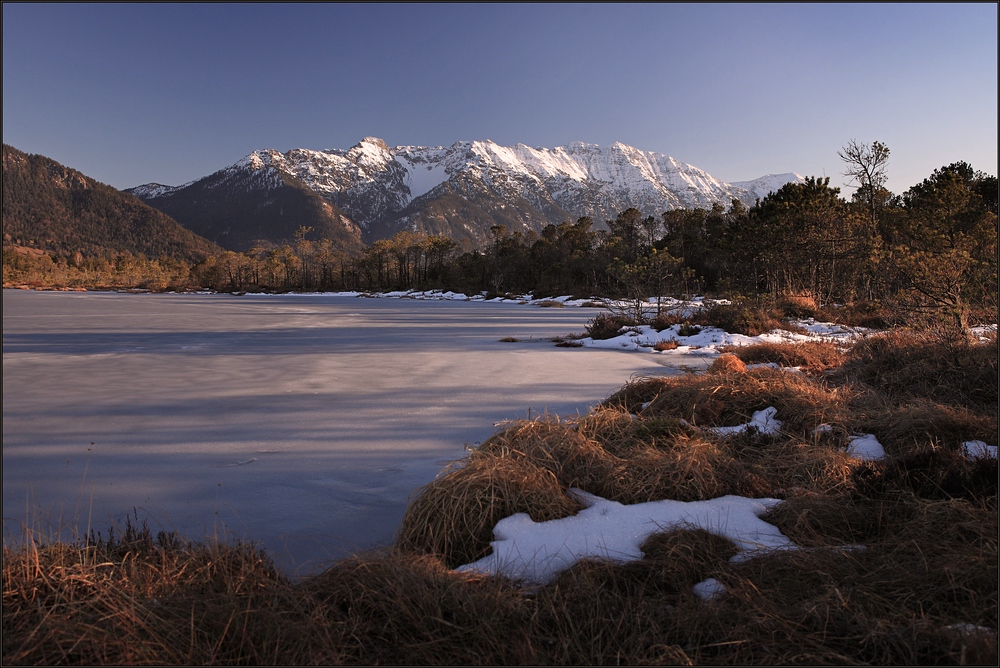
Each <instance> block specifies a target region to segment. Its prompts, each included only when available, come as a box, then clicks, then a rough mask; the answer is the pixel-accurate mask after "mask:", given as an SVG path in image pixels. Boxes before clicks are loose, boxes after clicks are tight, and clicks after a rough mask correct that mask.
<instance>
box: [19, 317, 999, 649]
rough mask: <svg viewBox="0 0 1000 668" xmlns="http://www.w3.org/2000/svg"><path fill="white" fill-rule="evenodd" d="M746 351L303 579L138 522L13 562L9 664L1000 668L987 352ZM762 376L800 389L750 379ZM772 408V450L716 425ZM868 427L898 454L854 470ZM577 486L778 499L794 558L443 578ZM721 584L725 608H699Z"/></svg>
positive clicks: (609, 410) (491, 463) (508, 450)
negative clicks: (972, 454) (981, 448)
mask: <svg viewBox="0 0 1000 668" xmlns="http://www.w3.org/2000/svg"><path fill="white" fill-rule="evenodd" d="M732 353H733V354H730V355H724V356H722V357H720V358H719V360H718V361H717V362H716V364H715V365H714V366H713V368H712V370H711V371H710V372H708V373H706V374H701V375H685V376H680V377H671V378H660V379H640V380H637V381H634V382H632V383H630V384H628V385H627V386H625V387H624V388H622V389H621V390H620V391H618V392H617V393H615V394H614V395H612V396H611V397H610V398H609V399H607V400H606V401H605V402H604V403H603V404H601V405H600V406H598V407H595V408H594V409H593V410H592V411H591V412H590V413H589V414H588V415H586V416H583V417H580V418H577V419H574V420H572V421H561V420H559V419H557V418H541V419H537V420H530V421H519V422H515V423H511V424H509V425H507V426H505V427H504V428H502V429H501V431H499V432H498V433H497V434H495V435H494V436H493V437H492V438H490V439H489V440H487V441H486V442H484V443H483V444H482V445H481V446H479V447H478V448H477V449H476V450H475V451H474V452H472V453H471V454H470V456H469V457H468V458H467V459H466V460H464V461H463V462H461V463H458V464H455V465H454V466H453V467H451V468H450V469H448V470H447V471H445V472H444V473H443V474H442V475H441V476H439V477H438V478H437V479H436V480H435V481H433V482H432V483H430V484H429V485H427V486H426V487H425V488H424V489H423V490H421V492H420V493H419V495H418V496H417V497H416V498H415V499H414V501H413V502H412V504H411V506H410V508H409V509H408V511H407V513H406V516H405V517H404V520H403V522H402V525H401V527H400V530H399V533H398V536H397V539H396V543H395V545H394V547H393V548H392V549H391V550H388V551H385V552H383V553H377V554H367V555H361V556H357V557H354V558H351V559H348V560H345V561H342V562H340V563H338V564H336V565H335V566H333V567H332V568H330V569H328V570H327V571H325V572H323V573H320V574H318V575H314V576H311V577H309V578H306V579H304V580H302V581H299V582H291V581H289V580H288V579H286V578H285V577H284V576H282V575H281V574H280V573H279V572H278V571H277V570H276V569H275V568H274V567H273V565H272V564H271V562H270V560H269V558H268V557H267V555H265V554H263V553H261V552H260V551H258V550H256V549H255V548H254V547H253V546H251V545H246V544H236V545H229V544H213V545H205V544H197V543H188V542H185V541H183V540H181V539H179V538H178V537H176V536H172V535H166V534H160V535H158V536H153V535H152V534H151V533H150V532H149V531H148V529H146V528H145V527H143V526H140V527H136V526H132V525H129V526H127V527H126V529H125V531H124V532H123V533H122V534H120V535H112V536H111V537H109V538H106V539H101V540H90V541H87V542H84V543H82V544H78V545H70V544H66V543H54V544H53V543H42V542H36V541H33V540H32V537H31V536H27V537H26V540H25V541H24V542H21V543H17V544H14V545H5V546H4V550H3V641H2V642H3V663H4V664H5V665H7V664H139V663H156V664H162V663H168V664H207V663H220V664H221V663H226V664H231V663H242V664H309V663H313V664H315V663H321V664H340V663H350V664H500V663H519V664H654V663H655V664H691V663H696V664H697V663H700V664H789V663H792V664H830V663H834V664H845V663H862V664H865V663H867V664H939V663H943V664H977V663H982V664H994V665H995V664H996V662H997V604H998V566H997V563H998V561H997V560H998V554H997V535H998V526H997V475H998V472H997V462H996V460H970V459H968V458H966V457H964V456H963V455H962V453H961V443H962V442H963V441H968V440H973V439H979V440H984V441H986V442H988V443H990V444H996V443H997V342H996V338H995V337H994V338H993V340H991V341H990V342H987V343H976V344H971V343H952V342H947V341H945V340H943V339H937V340H935V339H933V338H930V337H927V336H918V335H913V334H903V333H890V334H884V335H879V336H874V337H871V338H869V339H866V340H864V341H862V342H860V343H858V344H857V345H855V346H854V347H853V349H851V350H849V351H843V350H838V349H837V348H835V347H834V346H833V345H832V344H804V345H800V346H791V345H761V346H753V347H749V348H742V349H736V350H733V351H732ZM766 361H775V362H779V363H781V364H783V365H795V366H801V367H802V368H803V369H804V370H805V372H804V373H791V372H788V371H782V370H780V369H769V368H763V369H753V370H750V371H748V370H746V368H745V364H747V363H755V362H766ZM767 406H774V407H776V408H777V409H778V418H779V419H781V420H783V422H784V425H783V429H782V433H781V434H780V435H779V436H776V437H766V436H761V435H758V434H754V433H749V434H743V435H739V436H736V437H732V438H729V439H728V440H723V439H719V438H717V437H714V436H712V435H710V434H709V433H707V432H705V431H702V430H701V429H700V427H704V426H713V425H716V426H722V425H733V424H739V423H742V422H744V421H746V420H747V419H748V418H749V416H750V415H751V414H752V412H753V411H756V410H760V409H763V408H765V407H767ZM820 424H828V425H830V427H831V429H830V430H828V431H822V432H819V433H817V432H816V431H815V428H816V427H817V426H818V425H820ZM859 433H862V434H863V433H873V434H875V435H876V436H877V437H878V439H879V440H880V441H881V443H882V444H883V445H884V446H885V449H886V451H887V453H888V455H889V456H890V457H889V459H887V460H885V461H883V462H874V463H873V462H867V463H863V462H859V461H858V460H854V459H851V458H850V457H848V455H847V454H845V452H844V447H845V445H846V444H847V441H848V437H849V436H850V435H851V434H859ZM569 487H579V488H582V489H585V490H587V491H589V492H592V493H594V494H597V495H599V496H602V497H605V498H608V499H612V500H616V501H620V502H622V503H638V502H644V501H651V500H658V499H665V498H669V499H677V500H684V501H690V500H699V499H710V498H714V497H717V496H721V495H725V494H738V495H743V496H751V497H761V496H771V497H779V498H783V499H785V502H784V503H782V504H780V505H778V506H776V507H775V508H773V509H772V510H771V511H770V512H769V513H768V514H767V515H766V516H765V517H764V519H765V520H766V521H768V522H771V523H772V524H775V525H777V526H778V527H779V528H780V529H781V530H782V532H784V533H785V535H787V536H788V537H789V538H790V539H791V540H793V541H794V542H795V543H796V544H798V545H799V546H800V547H801V548H802V549H799V550H795V551H789V552H783V553H780V554H771V555H766V556H760V557H757V558H754V559H751V560H749V561H746V562H744V563H730V562H729V557H731V556H732V555H733V554H735V548H734V547H733V546H732V545H731V544H730V543H729V542H728V541H727V540H725V539H722V538H719V537H716V536H714V535H712V534H709V533H707V532H704V531H701V530H681V531H672V532H670V533H662V534H654V535H653V536H651V537H650V538H649V539H648V540H647V542H646V543H645V545H644V546H643V551H644V552H645V555H646V556H645V558H643V559H642V560H640V561H637V562H633V563H631V564H627V565H623V566H613V565H609V564H606V563H603V562H599V561H588V562H583V563H580V564H578V565H576V566H575V567H573V568H571V569H569V570H567V571H564V572H563V573H562V574H561V575H560V576H559V577H558V579H556V580H555V581H554V582H553V583H551V584H549V585H546V586H542V587H530V588H522V587H518V586H517V585H516V584H515V583H512V582H509V581H507V580H505V579H503V578H496V577H484V576H473V575H462V574H457V573H455V572H453V571H452V570H451V569H452V568H454V567H455V566H458V565H460V564H463V563H467V562H470V561H473V560H475V559H477V558H479V557H481V556H483V555H484V554H487V553H488V551H489V549H490V548H489V542H490V540H491V538H492V536H491V532H492V528H493V526H494V524H495V523H496V522H497V521H498V520H500V519H501V518H503V517H506V516H508V515H510V514H513V513H516V512H527V513H529V514H530V515H531V516H532V518H533V519H535V520H536V521H541V520H547V519H555V518H559V517H565V516H568V515H571V514H573V513H575V512H576V511H577V510H579V506H578V505H577V504H576V502H575V501H573V500H572V499H571V498H570V497H568V496H567V495H566V493H565V492H566V490H567V489H568V488H569ZM708 577H714V578H716V579H718V580H719V581H720V582H721V583H722V584H723V585H724V586H725V588H726V590H727V594H726V595H725V596H723V597H721V598H719V599H716V600H713V601H711V602H704V601H701V600H700V599H699V598H698V597H697V596H695V594H694V593H693V591H692V586H693V585H694V584H695V583H697V582H699V581H701V580H704V579H706V578H708Z"/></svg>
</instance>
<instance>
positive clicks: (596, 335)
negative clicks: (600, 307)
mask: <svg viewBox="0 0 1000 668" xmlns="http://www.w3.org/2000/svg"><path fill="white" fill-rule="evenodd" d="M635 324H636V323H635V321H634V320H632V319H630V318H625V317H622V316H618V315H611V314H610V313H598V314H597V315H596V316H594V317H593V319H591V320H590V322H588V323H587V335H588V336H589V337H590V338H592V339H612V338H614V337H616V336H618V333H619V332H620V331H621V330H622V328H623V327H632V326H634V325H635Z"/></svg>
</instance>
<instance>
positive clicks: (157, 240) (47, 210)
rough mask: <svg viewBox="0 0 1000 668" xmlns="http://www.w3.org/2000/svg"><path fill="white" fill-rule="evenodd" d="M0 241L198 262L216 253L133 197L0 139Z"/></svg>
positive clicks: (76, 254) (70, 254)
mask: <svg viewBox="0 0 1000 668" xmlns="http://www.w3.org/2000/svg"><path fill="white" fill-rule="evenodd" d="M3 245H4V247H5V248H8V247H11V246H20V247H28V248H34V249H40V250H43V251H51V252H53V253H54V254H55V255H56V256H60V257H67V258H70V259H72V258H76V259H77V260H82V259H83V258H88V257H101V258H110V257H113V256H116V255H118V254H120V253H130V254H133V255H137V256H145V257H146V258H151V259H152V258H170V259H174V260H183V261H186V262H198V261H200V260H203V259H204V258H205V257H208V256H209V255H214V254H216V253H219V252H221V249H220V248H219V247H218V246H216V245H215V244H213V243H211V242H210V241H208V240H206V239H203V238H201V237H199V236H197V235H196V234H194V233H193V232H191V231H189V230H186V229H184V228H183V227H181V226H180V225H179V224H178V223H177V222H176V221H174V220H173V219H171V218H170V217H168V216H167V215H165V214H163V213H161V212H160V211H157V210H156V209H154V208H152V207H150V206H148V205H146V204H144V203H143V202H142V201H140V200H139V199H138V198H137V197H135V196H133V195H130V194H127V193H123V192H121V191H119V190H116V189H115V188H112V187H111V186H107V185H104V184H103V183H98V182H97V181H95V180H93V179H91V178H88V177H86V176H84V175H83V174H81V173H80V172H78V171H76V170H74V169H70V168H68V167H64V166H63V165H61V164H59V163H58V162H56V161H54V160H51V159H49V158H46V157H44V156H41V155H31V154H27V153H23V152H21V151H18V150H17V149H15V148H13V147H11V146H8V145H6V144H4V145H3Z"/></svg>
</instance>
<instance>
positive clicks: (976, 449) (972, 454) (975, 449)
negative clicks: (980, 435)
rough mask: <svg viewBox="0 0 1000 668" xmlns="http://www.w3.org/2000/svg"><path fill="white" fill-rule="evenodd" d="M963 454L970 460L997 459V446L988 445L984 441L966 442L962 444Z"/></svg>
mask: <svg viewBox="0 0 1000 668" xmlns="http://www.w3.org/2000/svg"><path fill="white" fill-rule="evenodd" d="M962 452H963V453H965V456H966V457H968V458H969V459H996V458H997V446H995V445H986V443H985V442H984V441H966V442H965V443H962Z"/></svg>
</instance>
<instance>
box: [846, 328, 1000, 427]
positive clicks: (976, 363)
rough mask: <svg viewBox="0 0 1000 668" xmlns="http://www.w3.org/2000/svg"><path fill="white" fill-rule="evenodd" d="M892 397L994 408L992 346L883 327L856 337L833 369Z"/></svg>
mask: <svg viewBox="0 0 1000 668" xmlns="http://www.w3.org/2000/svg"><path fill="white" fill-rule="evenodd" d="M835 377H836V378H839V379H840V380H841V381H843V382H851V383H861V384H864V385H866V386H868V387H870V388H872V389H874V390H877V391H878V392H880V393H883V394H885V395H888V396H891V397H895V398H896V399H897V401H898V400H906V399H912V398H924V399H932V400H934V401H936V402H940V403H944V404H949V405H952V406H965V407H968V408H970V409H976V410H986V411H992V412H994V413H995V412H996V408H997V401H998V393H997V384H998V376H997V345H996V342H993V343H989V342H987V343H966V342H964V341H946V340H942V339H938V338H936V337H933V336H930V335H927V334H918V333H912V332H902V331H894V332H886V333H883V334H877V335H874V336H870V337H868V338H866V339H864V340H862V341H859V342H858V343H857V344H855V345H854V347H853V348H852V349H851V351H850V354H849V355H848V359H847V361H846V362H845V363H844V365H843V367H841V368H840V369H838V370H837V373H836V374H835Z"/></svg>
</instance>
